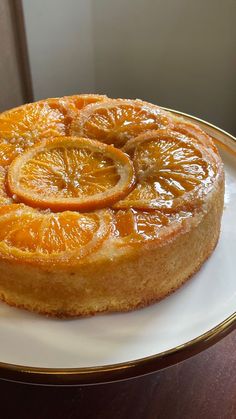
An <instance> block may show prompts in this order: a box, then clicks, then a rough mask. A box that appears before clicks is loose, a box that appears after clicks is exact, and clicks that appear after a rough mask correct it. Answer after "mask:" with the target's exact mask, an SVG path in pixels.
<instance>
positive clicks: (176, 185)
mask: <svg viewBox="0 0 236 419" xmlns="http://www.w3.org/2000/svg"><path fill="white" fill-rule="evenodd" d="M124 151H126V152H129V153H130V154H131V155H133V160H134V167H135V170H136V176H137V179H138V183H137V184H136V187H135V188H134V189H133V191H132V192H131V193H130V194H129V195H128V196H127V197H126V198H125V199H124V200H122V201H120V202H118V203H117V204H116V205H115V206H114V207H115V208H119V209H120V208H127V207H133V208H140V209H143V210H145V209H159V210H165V211H170V210H181V209H191V208H194V207H195V206H196V205H197V203H198V202H199V199H200V198H201V194H203V193H206V192H207V191H208V190H209V187H210V186H211V185H212V183H213V179H214V177H215V175H216V167H215V160H214V158H212V156H211V154H209V153H208V151H207V148H204V147H203V146H202V145H201V144H199V143H198V142H197V141H195V140H192V141H191V142H190V141H189V138H187V137H185V136H184V135H182V134H179V133H177V132H174V131H169V130H159V131H153V132H150V133H146V134H144V135H140V136H139V137H137V138H136V139H135V140H130V142H129V143H127V144H126V146H125V147H124Z"/></svg>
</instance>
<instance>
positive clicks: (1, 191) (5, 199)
mask: <svg viewBox="0 0 236 419" xmlns="http://www.w3.org/2000/svg"><path fill="white" fill-rule="evenodd" d="M5 182H6V170H5V169H3V168H2V167H0V205H5V204H8V203H11V202H12V199H11V198H10V197H9V196H8V195H7V191H6V186H5Z"/></svg>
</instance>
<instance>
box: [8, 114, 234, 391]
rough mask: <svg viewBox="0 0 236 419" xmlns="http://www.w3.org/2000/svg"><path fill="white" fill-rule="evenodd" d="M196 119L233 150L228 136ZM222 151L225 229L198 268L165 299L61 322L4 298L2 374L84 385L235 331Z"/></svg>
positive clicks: (156, 365) (229, 206)
mask: <svg viewBox="0 0 236 419" xmlns="http://www.w3.org/2000/svg"><path fill="white" fill-rule="evenodd" d="M188 118H190V119H193V118H192V117H188ZM197 122H198V123H200V124H201V125H204V126H203V128H204V129H205V130H206V131H208V132H209V133H211V134H212V135H213V136H214V137H215V138H217V139H218V140H220V141H221V142H223V143H225V144H227V145H228V147H230V148H231V149H234V150H235V152H236V146H235V144H236V143H234V141H233V138H232V137H231V136H229V135H228V134H226V133H224V132H223V131H221V130H218V129H217V128H215V127H213V126H211V125H209V124H207V123H204V122H203V121H199V120H198V121H197ZM220 149H221V154H222V157H223V161H224V163H225V172H226V193H225V209H224V215H223V221H222V231H221V236H220V240H219V243H218V245H217V248H216V250H215V251H214V253H213V254H212V256H211V257H210V258H209V260H208V261H207V262H206V263H205V264H204V265H203V267H202V268H201V270H200V272H199V273H197V274H196V275H194V277H193V278H192V279H191V280H190V281H188V282H187V283H186V284H185V285H184V286H183V287H182V288H180V290H178V291H177V292H175V293H174V294H172V295H171V296H169V297H168V298H166V299H165V300H163V301H161V302H159V303H156V304H154V305H152V306H150V307H148V308H145V309H141V310H138V311H135V312H131V313H125V314H109V315H99V316H95V317H91V318H86V319H76V320H57V319H49V318H45V317H43V316H40V315H36V314H32V313H29V312H26V311H24V310H19V309H14V308H11V307H8V306H7V305H6V304H4V303H0V378H1V377H2V378H6V379H13V380H21V381H25V382H35V383H51V384H75V383H82V384H83V383H93V382H94V383H95V382H101V381H112V380H116V379H122V378H127V377H132V376H135V375H139V374H143V373H147V372H150V371H154V370H156V369H160V368H163V367H165V366H166V365H170V364H172V363H175V362H176V361H179V360H180V359H183V358H187V357H188V356H190V355H191V354H193V353H196V352H199V351H200V350H202V349H204V348H205V347H207V346H209V345H210V344H211V343H213V342H214V341H215V340H217V339H218V338H220V336H222V335H223V334H225V333H227V331H228V330H229V329H232V327H233V326H234V324H235V322H236V314H235V311H236V269H235V267H236V263H235V258H236V254H235V252H236V217H235V214H236V154H235V155H234V154H233V153H230V152H229V150H227V148H221V147H220ZM212 329H213V330H212ZM203 334H205V335H204V336H202V335H203ZM193 340H194V341H193ZM191 341H193V342H191ZM166 351H167V353H166ZM163 352H165V353H164V354H163ZM114 364H116V365H114ZM117 364H119V365H117ZM120 364H122V365H120ZM91 367H92V368H91ZM52 369H53V370H52ZM62 369H63V371H62Z"/></svg>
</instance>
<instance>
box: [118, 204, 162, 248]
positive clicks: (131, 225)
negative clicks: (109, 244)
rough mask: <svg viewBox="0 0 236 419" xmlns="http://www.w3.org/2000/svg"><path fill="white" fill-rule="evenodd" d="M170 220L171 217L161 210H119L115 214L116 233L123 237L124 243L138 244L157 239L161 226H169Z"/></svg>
mask: <svg viewBox="0 0 236 419" xmlns="http://www.w3.org/2000/svg"><path fill="white" fill-rule="evenodd" d="M169 222H170V219H169V217H167V216H166V215H165V214H162V213H161V212H160V211H150V212H147V211H139V210H134V209H132V208H130V209H127V210H119V211H117V213H116V214H115V233H114V234H115V236H116V237H119V238H122V244H124V243H126V244H127V243H129V244H136V243H138V242H143V241H145V240H152V239H156V238H157V237H158V235H159V232H160V227H165V226H167V225H168V224H169Z"/></svg>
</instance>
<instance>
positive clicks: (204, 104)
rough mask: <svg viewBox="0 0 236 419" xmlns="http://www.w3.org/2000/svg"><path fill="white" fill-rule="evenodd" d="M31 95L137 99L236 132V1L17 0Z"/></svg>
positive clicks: (38, 96)
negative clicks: (20, 0) (26, 48)
mask: <svg viewBox="0 0 236 419" xmlns="http://www.w3.org/2000/svg"><path fill="white" fill-rule="evenodd" d="M23 3H24V9H25V16H26V27H27V34H28V42H29V50H30V60H31V66H32V74H33V83H34V89H35V96H36V98H41V97H45V96H54V95H61V94H66V93H68V94H69V93H73V92H76V91H83V92H84V91H90V92H91V91H97V92H104V93H107V94H108V95H111V96H121V97H122V96H123V97H140V98H144V99H146V100H150V101H153V102H156V103H159V104H161V105H163V106H167V107H172V108H175V109H179V110H182V111H185V112H189V113H193V114H195V115H198V116H201V117H203V118H205V119H208V120H209V121H212V122H214V123H217V124H218V125H220V126H222V127H224V128H226V129H228V130H229V131H231V132H236V118H235V107H236V106H235V105H236V25H235V18H236V1H235V0H224V1H223V0H199V1H195V0H77V1H76V0H67V1H66V0H41V1H37V0H23Z"/></svg>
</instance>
